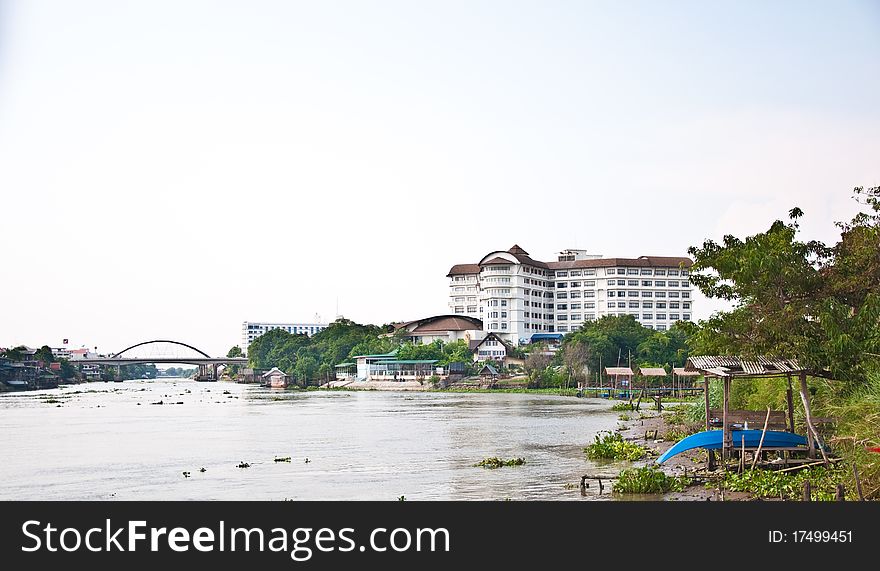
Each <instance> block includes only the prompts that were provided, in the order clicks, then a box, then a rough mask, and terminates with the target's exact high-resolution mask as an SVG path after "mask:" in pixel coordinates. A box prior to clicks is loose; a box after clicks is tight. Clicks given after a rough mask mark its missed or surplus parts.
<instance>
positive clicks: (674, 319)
mask: <svg viewBox="0 0 880 571" xmlns="http://www.w3.org/2000/svg"><path fill="white" fill-rule="evenodd" d="M680 318H681V316H680V315H679V314H677V313H670V314H669V319H671V320H672V321H678V320H679V319H680Z"/></svg>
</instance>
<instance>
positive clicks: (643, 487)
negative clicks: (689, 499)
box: [612, 466, 691, 494]
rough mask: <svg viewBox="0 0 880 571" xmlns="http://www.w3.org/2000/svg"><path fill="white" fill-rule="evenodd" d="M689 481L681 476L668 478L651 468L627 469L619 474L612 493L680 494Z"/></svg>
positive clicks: (661, 472) (660, 471)
mask: <svg viewBox="0 0 880 571" xmlns="http://www.w3.org/2000/svg"><path fill="white" fill-rule="evenodd" d="M690 483H691V481H690V480H689V479H688V478H685V477H683V476H668V475H666V473H665V472H663V471H662V470H658V469H656V468H653V467H651V466H644V467H642V468H629V469H627V470H624V471H623V472H621V473H620V475H619V476H618V477H617V481H616V482H614V487H613V488H612V491H614V492H615V493H618V494H662V493H665V492H680V491H682V490H683V489H685V488H686V487H687V486H689V485H690Z"/></svg>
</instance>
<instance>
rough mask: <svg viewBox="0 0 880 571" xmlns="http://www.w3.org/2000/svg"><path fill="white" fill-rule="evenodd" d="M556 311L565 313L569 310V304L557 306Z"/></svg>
mask: <svg viewBox="0 0 880 571" xmlns="http://www.w3.org/2000/svg"><path fill="white" fill-rule="evenodd" d="M556 309H558V310H560V311H565V310H566V309H568V304H567V303H560V304H558V305H557V306H556Z"/></svg>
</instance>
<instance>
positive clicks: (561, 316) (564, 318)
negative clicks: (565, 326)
mask: <svg viewBox="0 0 880 571" xmlns="http://www.w3.org/2000/svg"><path fill="white" fill-rule="evenodd" d="M556 319H557V320H558V321H568V316H567V315H565V314H564V313H563V314H562V315H560V316H558V317H557V318H556Z"/></svg>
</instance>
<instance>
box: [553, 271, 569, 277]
mask: <svg viewBox="0 0 880 571" xmlns="http://www.w3.org/2000/svg"><path fill="white" fill-rule="evenodd" d="M556 277H557V278H567V277H568V272H556Z"/></svg>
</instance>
